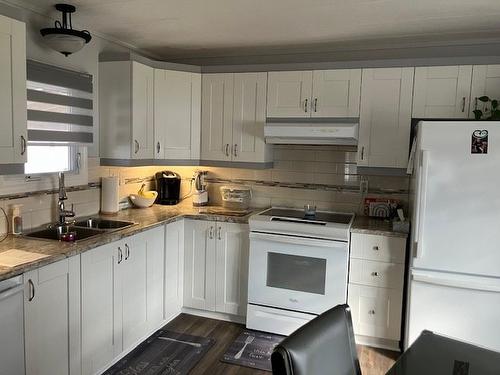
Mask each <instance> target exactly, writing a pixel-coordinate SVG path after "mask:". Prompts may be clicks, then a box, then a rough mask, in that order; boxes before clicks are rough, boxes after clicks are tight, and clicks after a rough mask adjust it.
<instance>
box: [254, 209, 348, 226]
mask: <svg viewBox="0 0 500 375" xmlns="http://www.w3.org/2000/svg"><path fill="white" fill-rule="evenodd" d="M261 215H265V216H273V217H279V218H290V219H295V220H307V221H321V222H326V223H339V224H349V223H350V222H351V219H352V216H353V215H352V214H340V213H333V212H320V211H318V212H316V215H314V216H306V215H305V213H304V211H302V210H293V209H286V208H271V209H269V210H267V211H264V212H263V213H261Z"/></svg>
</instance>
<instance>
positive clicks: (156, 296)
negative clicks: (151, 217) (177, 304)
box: [131, 225, 165, 331]
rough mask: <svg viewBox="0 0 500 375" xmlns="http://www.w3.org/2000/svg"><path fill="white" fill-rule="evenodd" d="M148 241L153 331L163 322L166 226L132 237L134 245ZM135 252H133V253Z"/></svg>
mask: <svg viewBox="0 0 500 375" xmlns="http://www.w3.org/2000/svg"><path fill="white" fill-rule="evenodd" d="M141 241H144V242H146V246H147V249H146V251H147V252H146V262H147V320H148V331H152V330H154V329H156V328H158V327H159V326H160V324H161V323H162V322H163V316H164V314H163V309H164V305H165V304H164V300H163V298H164V295H165V292H164V290H163V288H164V284H165V271H164V264H165V227H164V226H163V225H162V226H160V227H158V228H154V229H151V230H148V231H147V232H144V233H141V234H139V235H136V236H134V237H132V240H131V242H132V245H133V246H134V247H135V246H136V245H135V244H136V243H137V242H141ZM132 254H134V252H133V251H132V252H131V255H132Z"/></svg>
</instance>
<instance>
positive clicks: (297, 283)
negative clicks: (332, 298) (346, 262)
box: [266, 252, 326, 295]
mask: <svg viewBox="0 0 500 375" xmlns="http://www.w3.org/2000/svg"><path fill="white" fill-rule="evenodd" d="M325 280H326V259H321V258H311V257H304V256H297V255H288V254H281V253H272V252H269V253H267V282H266V285H267V286H270V287H274V288H281V289H290V290H296V291H300V292H307V293H315V294H323V295H324V294H325Z"/></svg>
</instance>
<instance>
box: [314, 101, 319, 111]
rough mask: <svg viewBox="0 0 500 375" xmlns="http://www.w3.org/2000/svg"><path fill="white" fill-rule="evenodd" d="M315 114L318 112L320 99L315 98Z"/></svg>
mask: <svg viewBox="0 0 500 375" xmlns="http://www.w3.org/2000/svg"><path fill="white" fill-rule="evenodd" d="M314 112H318V98H314Z"/></svg>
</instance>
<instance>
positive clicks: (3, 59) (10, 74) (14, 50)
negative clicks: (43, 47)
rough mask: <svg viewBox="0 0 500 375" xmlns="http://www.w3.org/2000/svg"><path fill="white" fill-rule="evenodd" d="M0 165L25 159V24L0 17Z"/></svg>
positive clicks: (23, 161)
mask: <svg viewBox="0 0 500 375" xmlns="http://www.w3.org/2000/svg"><path fill="white" fill-rule="evenodd" d="M0 87H1V88H2V90H0V123H1V124H2V126H0V164H11V163H25V162H26V140H27V135H26V133H27V130H26V128H27V119H26V116H27V115H26V113H27V111H26V26H25V24H24V23H23V22H19V21H16V20H12V19H10V18H7V17H4V16H0Z"/></svg>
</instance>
